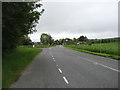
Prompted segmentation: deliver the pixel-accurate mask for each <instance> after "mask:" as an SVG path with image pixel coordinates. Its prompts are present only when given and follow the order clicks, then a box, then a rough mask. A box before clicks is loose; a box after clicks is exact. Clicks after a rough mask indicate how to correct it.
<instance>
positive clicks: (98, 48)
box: [65, 42, 120, 59]
mask: <svg viewBox="0 0 120 90" xmlns="http://www.w3.org/2000/svg"><path fill="white" fill-rule="evenodd" d="M119 44H120V42H119V43H118V42H114V43H101V44H92V45H86V44H81V45H78V46H77V45H65V47H67V48H70V49H74V50H78V51H82V52H87V53H92V54H97V55H101V56H106V57H112V58H115V59H120V52H118V45H119Z"/></svg>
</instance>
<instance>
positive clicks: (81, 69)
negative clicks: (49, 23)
mask: <svg viewBox="0 0 120 90" xmlns="http://www.w3.org/2000/svg"><path fill="white" fill-rule="evenodd" d="M118 72H120V71H119V70H118V61H116V60H114V59H109V58H105V57H101V56H96V55H91V54H86V53H82V52H78V51H74V50H70V49H67V48H65V47H63V46H56V47H51V48H44V49H43V52H42V53H40V54H39V55H38V56H37V57H36V58H35V60H33V62H32V63H31V64H30V65H29V66H28V67H27V68H26V70H25V71H24V72H23V74H22V75H21V77H20V78H19V80H18V81H17V82H15V83H14V84H13V85H12V88H118Z"/></svg>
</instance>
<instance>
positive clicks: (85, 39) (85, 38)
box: [78, 36, 88, 42]
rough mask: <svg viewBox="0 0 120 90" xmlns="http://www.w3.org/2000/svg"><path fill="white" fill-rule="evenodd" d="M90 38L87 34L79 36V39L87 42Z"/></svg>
mask: <svg viewBox="0 0 120 90" xmlns="http://www.w3.org/2000/svg"><path fill="white" fill-rule="evenodd" d="M87 40H88V38H87V37H86V36H80V37H79V38H78V41H81V42H86V41H87Z"/></svg>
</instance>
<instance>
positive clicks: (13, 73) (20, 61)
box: [2, 46, 42, 88]
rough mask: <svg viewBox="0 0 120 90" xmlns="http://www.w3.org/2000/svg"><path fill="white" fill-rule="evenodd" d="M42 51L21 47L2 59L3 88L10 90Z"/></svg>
mask: <svg viewBox="0 0 120 90" xmlns="http://www.w3.org/2000/svg"><path fill="white" fill-rule="evenodd" d="M41 51H42V50H41V49H37V48H31V47H25V46H20V47H18V48H17V49H15V50H13V51H11V52H10V53H8V54H7V55H5V56H4V57H3V59H2V69H3V70H2V76H3V77H2V87H3V88H8V87H10V85H11V84H12V83H13V82H15V80H17V79H18V77H19V76H20V75H21V72H22V71H23V70H24V69H25V67H26V66H27V65H28V64H29V63H30V62H31V61H32V60H33V59H34V58H35V56H36V55H37V54H38V53H39V52H41Z"/></svg>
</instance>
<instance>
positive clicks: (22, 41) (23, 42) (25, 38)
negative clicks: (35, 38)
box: [20, 35, 32, 45]
mask: <svg viewBox="0 0 120 90" xmlns="http://www.w3.org/2000/svg"><path fill="white" fill-rule="evenodd" d="M20 44H21V45H32V41H31V39H30V37H28V35H24V36H23V37H21V39H20Z"/></svg>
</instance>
